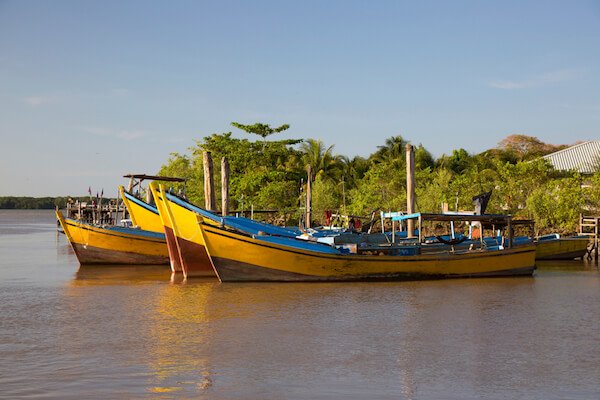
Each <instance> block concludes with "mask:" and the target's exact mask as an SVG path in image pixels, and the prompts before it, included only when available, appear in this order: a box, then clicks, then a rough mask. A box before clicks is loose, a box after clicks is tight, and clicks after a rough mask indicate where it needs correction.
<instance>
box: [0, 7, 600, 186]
mask: <svg viewBox="0 0 600 400" xmlns="http://www.w3.org/2000/svg"><path fill="white" fill-rule="evenodd" d="M232 121H237V122H240V123H244V124H252V123H255V122H263V123H268V124H270V125H271V126H278V125H280V124H284V123H287V124H290V126H291V127H290V129H289V130H288V131H286V132H284V133H282V134H278V135H277V136H278V138H279V139H287V138H304V139H306V138H314V139H321V140H322V141H323V142H324V143H325V144H326V145H334V146H335V147H334V151H335V152H336V153H338V154H343V155H347V156H349V157H353V156H355V155H361V156H368V155H369V154H371V153H372V152H374V151H375V150H376V149H377V146H380V145H383V144H384V142H385V139H386V138H389V137H391V136H395V135H401V136H402V137H403V138H405V139H406V140H409V141H411V142H412V143H413V144H422V145H423V146H425V148H427V149H428V150H429V151H430V152H431V153H432V154H433V155H434V156H435V157H439V156H441V155H442V154H450V153H451V152H452V150H454V149H458V148H464V149H466V150H467V151H469V152H470V153H478V152H481V151H484V150H486V149H489V148H493V147H495V146H497V144H498V142H500V141H501V140H502V139H503V138H505V137H506V136H508V135H511V134H524V135H529V136H535V137H537V138H538V139H540V140H542V141H544V142H547V143H552V144H566V143H574V142H575V141H578V140H596V139H599V137H600V1H599V0H589V1H585V0H581V1H569V2H567V1H522V0H521V1H460V0H457V1H439V2H436V1H351V0H346V1H336V0H329V1H311V0H307V1H281V0H280V1H260V0H253V1H227V0H220V1H202V0H196V1H127V0H120V1H109V0H104V1H91V0H89V1H80V0H76V1H64V0H53V1H11V0H8V1H7V0H0V196H63V195H72V196H78V195H86V194H87V191H88V188H89V187H91V188H92V191H93V192H96V191H100V190H102V189H103V190H104V193H105V196H116V195H117V185H119V184H125V183H126V180H125V179H124V178H122V176H123V175H124V174H127V173H147V174H154V173H156V172H158V170H159V169H160V167H161V165H163V164H165V163H166V162H167V160H168V158H169V155H170V153H172V152H179V153H186V152H187V150H188V148H189V147H191V146H193V145H194V144H195V141H196V140H200V139H202V138H203V137H204V136H208V135H211V134H213V133H221V132H229V131H232V132H233V133H234V136H235V137H240V138H243V137H247V138H251V137H250V136H248V135H247V134H246V133H244V132H241V131H239V130H237V129H236V128H233V127H232V126H231V122H232ZM275 138H276V137H274V139H275ZM252 139H254V138H252Z"/></svg>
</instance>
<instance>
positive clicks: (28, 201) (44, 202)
mask: <svg viewBox="0 0 600 400" xmlns="http://www.w3.org/2000/svg"><path fill="white" fill-rule="evenodd" d="M69 199H72V200H79V201H82V202H86V201H92V200H97V199H96V198H95V197H91V198H90V196H81V197H73V196H59V197H30V196H0V210H53V209H54V208H56V207H57V206H58V208H65V207H66V205H67V201H68V200H69ZM109 200H114V199H107V198H104V199H102V201H103V202H104V201H109Z"/></svg>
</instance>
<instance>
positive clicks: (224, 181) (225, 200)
mask: <svg viewBox="0 0 600 400" xmlns="http://www.w3.org/2000/svg"><path fill="white" fill-rule="evenodd" d="M228 212H229V161H227V159H226V158H225V157H223V158H221V215H222V216H224V217H226V216H227V213H228Z"/></svg>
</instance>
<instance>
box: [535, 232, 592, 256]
mask: <svg viewBox="0 0 600 400" xmlns="http://www.w3.org/2000/svg"><path fill="white" fill-rule="evenodd" d="M589 242H590V239H589V237H587V236H569V237H558V235H551V237H549V238H548V237H546V238H544V237H542V238H538V240H537V242H536V243H537V246H536V259H537V260H572V259H574V258H583V257H584V256H585V255H586V253H587V252H588V244H589Z"/></svg>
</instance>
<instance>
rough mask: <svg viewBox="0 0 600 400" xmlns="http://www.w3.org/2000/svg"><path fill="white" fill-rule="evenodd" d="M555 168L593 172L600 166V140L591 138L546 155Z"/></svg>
mask: <svg viewBox="0 0 600 400" xmlns="http://www.w3.org/2000/svg"><path fill="white" fill-rule="evenodd" d="M542 158H545V159H546V160H548V161H550V163H551V164H552V166H554V169H557V170H560V171H577V172H579V173H582V174H593V173H594V172H596V171H598V169H599V167H600V140H591V141H589V142H584V143H580V144H576V145H575V146H571V147H567V148H566V149H562V150H560V151H557V152H555V153H551V154H547V155H545V156H544V157H542Z"/></svg>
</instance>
